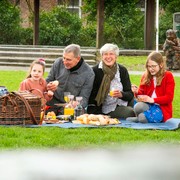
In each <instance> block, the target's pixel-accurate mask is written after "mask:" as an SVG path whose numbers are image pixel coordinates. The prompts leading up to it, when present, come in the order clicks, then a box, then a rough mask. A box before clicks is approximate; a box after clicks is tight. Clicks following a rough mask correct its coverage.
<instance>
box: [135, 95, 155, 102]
mask: <svg viewBox="0 0 180 180" xmlns="http://www.w3.org/2000/svg"><path fill="white" fill-rule="evenodd" d="M137 98H138V101H141V102H148V103H154V99H153V98H151V97H149V96H147V95H138V96H137Z"/></svg>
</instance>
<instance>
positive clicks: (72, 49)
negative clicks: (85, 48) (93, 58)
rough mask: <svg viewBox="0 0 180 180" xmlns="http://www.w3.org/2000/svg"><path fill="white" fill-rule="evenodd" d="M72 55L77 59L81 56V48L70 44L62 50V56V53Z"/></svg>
mask: <svg viewBox="0 0 180 180" xmlns="http://www.w3.org/2000/svg"><path fill="white" fill-rule="evenodd" d="M71 52H72V53H73V54H74V57H79V56H81V48H80V46H79V45H78V44H70V45H68V46H66V47H65V48H64V51H63V54H64V53H71Z"/></svg>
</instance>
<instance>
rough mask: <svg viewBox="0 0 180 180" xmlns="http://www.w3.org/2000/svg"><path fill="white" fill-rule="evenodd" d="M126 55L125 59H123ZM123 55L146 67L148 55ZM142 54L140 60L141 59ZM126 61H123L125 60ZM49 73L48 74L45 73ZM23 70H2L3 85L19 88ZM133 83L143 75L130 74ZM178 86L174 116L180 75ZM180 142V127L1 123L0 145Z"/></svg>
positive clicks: (128, 64) (179, 80)
mask: <svg viewBox="0 0 180 180" xmlns="http://www.w3.org/2000/svg"><path fill="white" fill-rule="evenodd" d="M123 58H124V59H123ZM131 58H134V57H130V58H129V59H128V57H121V58H120V60H122V61H123V62H124V65H125V66H126V67H127V68H128V69H129V70H140V69H138V68H139V67H140V66H141V69H142V70H143V63H144V62H145V58H142V57H137V58H136V59H135V58H134V60H133V61H134V64H136V65H135V66H134V65H133V64H132V62H131ZM139 58H140V60H139ZM122 64H123V63H122ZM134 67H135V68H134ZM46 75H47V73H46V74H45V76H46ZM25 76H26V72H24V71H0V77H1V78H0V85H4V86H6V87H7V88H8V90H9V91H13V90H18V88H19V84H20V82H21V81H22V80H23V79H24V78H25ZM130 78H131V81H132V83H135V84H137V85H139V80H140V76H139V75H130ZM175 81H176V89H175V98H174V102H173V107H174V117H175V118H180V112H179V107H180V102H179V94H180V89H179V88H178V87H180V77H175ZM149 143H155V144H167V143H168V144H178V145H179V144H180V130H179V129H178V130H176V131H162V130H133V129H125V128H96V129H94V128H80V129H61V128H56V127H40V128H22V127H15V126H13V127H3V126H0V149H21V148H61V149H81V148H92V147H117V146H122V145H126V144H128V145H129V144H149Z"/></svg>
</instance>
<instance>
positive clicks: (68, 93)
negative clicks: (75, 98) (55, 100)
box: [64, 92, 71, 103]
mask: <svg viewBox="0 0 180 180" xmlns="http://www.w3.org/2000/svg"><path fill="white" fill-rule="evenodd" d="M69 95H71V93H70V92H64V100H65V101H66V103H68V102H69V101H70V99H69Z"/></svg>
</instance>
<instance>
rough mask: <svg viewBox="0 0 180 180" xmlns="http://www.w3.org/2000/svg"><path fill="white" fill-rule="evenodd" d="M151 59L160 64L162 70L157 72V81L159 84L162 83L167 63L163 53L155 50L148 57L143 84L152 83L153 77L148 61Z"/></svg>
mask: <svg viewBox="0 0 180 180" xmlns="http://www.w3.org/2000/svg"><path fill="white" fill-rule="evenodd" d="M149 60H151V61H154V62H156V63H157V64H158V65H159V68H160V70H159V71H158V72H157V74H156V82H157V86H158V85H160V84H161V81H162V79H163V77H164V73H165V71H166V64H165V60H164V59H163V56H162V54H161V53H159V52H156V51H153V52H151V53H150V54H149V56H148V57H147V60H146V72H145V77H144V79H143V81H142V84H146V85H149V84H150V80H151V79H152V77H153V76H152V75H151V73H150V71H149V70H148V62H149Z"/></svg>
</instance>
